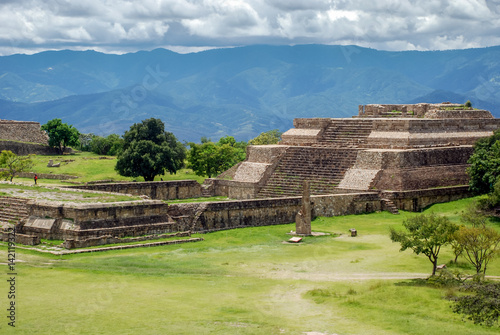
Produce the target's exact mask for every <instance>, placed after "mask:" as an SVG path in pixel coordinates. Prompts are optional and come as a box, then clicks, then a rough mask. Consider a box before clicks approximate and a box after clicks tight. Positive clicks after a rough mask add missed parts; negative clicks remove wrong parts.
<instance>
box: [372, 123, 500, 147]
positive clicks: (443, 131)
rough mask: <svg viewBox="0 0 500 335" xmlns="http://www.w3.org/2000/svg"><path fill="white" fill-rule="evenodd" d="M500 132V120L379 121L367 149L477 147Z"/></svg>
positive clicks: (375, 125)
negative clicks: (476, 145)
mask: <svg viewBox="0 0 500 335" xmlns="http://www.w3.org/2000/svg"><path fill="white" fill-rule="evenodd" d="M498 128H500V119H468V120H467V122H464V121H463V120H461V119H400V118H398V119H379V120H373V130H372V132H371V134H370V135H369V136H368V138H367V140H366V143H365V144H364V145H363V147H365V148H379V149H411V148H422V147H429V148H430V147H437V146H457V145H473V144H474V143H475V142H476V141H477V140H478V139H480V138H483V137H488V136H491V135H492V134H493V131H494V130H496V129H498Z"/></svg>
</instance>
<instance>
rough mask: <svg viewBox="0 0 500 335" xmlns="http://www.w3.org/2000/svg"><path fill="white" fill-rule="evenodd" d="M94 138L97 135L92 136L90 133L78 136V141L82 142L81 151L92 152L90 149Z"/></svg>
mask: <svg viewBox="0 0 500 335" xmlns="http://www.w3.org/2000/svg"><path fill="white" fill-rule="evenodd" d="M94 136H95V135H94V134H92V133H88V134H82V133H80V135H78V141H79V142H80V147H79V149H80V150H81V151H91V149H90V143H91V142H92V138H93V137H94Z"/></svg>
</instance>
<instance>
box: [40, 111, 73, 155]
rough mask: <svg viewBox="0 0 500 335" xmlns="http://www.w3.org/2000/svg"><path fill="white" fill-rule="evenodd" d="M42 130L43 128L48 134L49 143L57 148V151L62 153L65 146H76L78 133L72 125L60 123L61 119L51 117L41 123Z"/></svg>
mask: <svg viewBox="0 0 500 335" xmlns="http://www.w3.org/2000/svg"><path fill="white" fill-rule="evenodd" d="M41 128H42V130H45V131H46V132H47V134H48V135H49V145H50V146H51V147H54V148H58V149H59V153H60V154H63V153H64V150H65V149H66V147H69V146H77V145H78V144H79V143H80V142H79V138H78V137H79V135H80V133H79V132H78V130H77V129H76V128H74V127H73V126H72V125H68V124H66V123H62V121H61V119H53V120H50V121H49V122H47V123H46V124H44V125H42V127H41Z"/></svg>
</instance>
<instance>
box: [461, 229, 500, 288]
mask: <svg viewBox="0 0 500 335" xmlns="http://www.w3.org/2000/svg"><path fill="white" fill-rule="evenodd" d="M455 239H456V241H457V243H458V244H459V245H461V246H462V248H463V252H462V254H463V255H464V257H465V258H466V259H467V260H468V261H469V263H471V264H472V265H473V266H474V268H475V269H476V274H477V275H480V274H481V273H482V275H483V276H484V275H486V269H487V267H488V263H489V262H490V261H491V260H492V259H493V258H494V257H496V256H497V255H498V253H499V250H498V246H499V244H500V233H498V232H497V231H496V230H494V229H493V228H490V227H486V226H484V225H483V226H476V227H466V226H462V227H460V229H459V230H458V231H457V232H456V233H455ZM478 278H479V277H478Z"/></svg>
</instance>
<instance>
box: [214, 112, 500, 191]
mask: <svg viewBox="0 0 500 335" xmlns="http://www.w3.org/2000/svg"><path fill="white" fill-rule="evenodd" d="M294 126H295V128H293V129H290V130H289V131H287V132H285V133H284V134H283V136H282V141H281V143H280V144H278V145H274V146H250V147H249V148H248V158H247V160H246V161H244V162H242V163H240V164H239V165H238V166H236V167H234V168H232V169H231V170H229V171H227V172H226V173H224V174H223V175H221V176H219V177H218V178H217V180H216V183H215V185H216V186H215V189H216V193H217V194H221V195H223V194H224V195H228V196H229V197H232V198H239V199H242V198H254V197H257V198H267V197H283V196H297V195H299V194H300V192H301V183H302V181H303V180H309V181H310V183H311V194H332V193H346V192H359V191H368V190H371V191H379V192H380V191H384V190H391V191H409V190H423V189H431V188H436V187H454V186H458V185H467V184H468V176H467V174H466V168H467V166H468V164H467V160H468V159H469V157H470V155H471V154H472V152H473V144H474V143H475V141H477V140H478V139H479V138H483V137H487V136H490V135H492V134H493V131H494V130H496V129H498V128H500V120H499V119H495V118H493V117H492V115H491V113H490V112H488V111H485V110H475V109H471V108H466V107H464V106H463V105H458V104H450V103H443V104H417V105H366V106H360V108H359V115H358V116H357V117H354V118H351V119H329V118H315V119H295V120H294Z"/></svg>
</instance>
